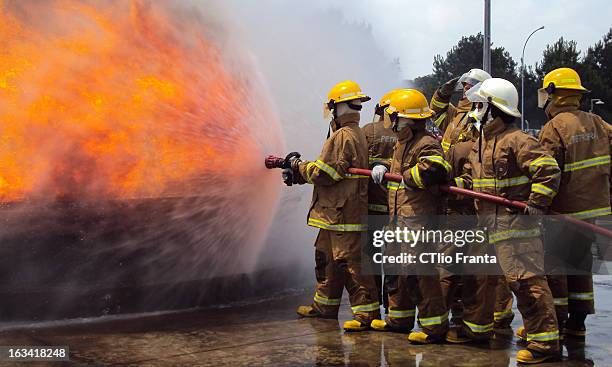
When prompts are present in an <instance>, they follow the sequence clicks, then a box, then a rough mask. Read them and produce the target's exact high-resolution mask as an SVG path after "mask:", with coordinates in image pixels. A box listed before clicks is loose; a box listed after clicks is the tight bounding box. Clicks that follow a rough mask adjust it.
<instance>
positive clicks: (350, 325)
mask: <svg viewBox="0 0 612 367" xmlns="http://www.w3.org/2000/svg"><path fill="white" fill-rule="evenodd" d="M342 328H343V329H344V331H366V330H368V329H369V328H370V325H368V324H364V323H362V322H361V321H357V320H350V321H345V322H344V325H342Z"/></svg>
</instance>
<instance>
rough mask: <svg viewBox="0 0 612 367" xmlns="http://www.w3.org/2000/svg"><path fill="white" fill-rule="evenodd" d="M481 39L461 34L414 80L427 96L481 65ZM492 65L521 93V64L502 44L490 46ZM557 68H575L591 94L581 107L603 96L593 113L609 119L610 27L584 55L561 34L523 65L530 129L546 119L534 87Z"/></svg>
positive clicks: (611, 79)
mask: <svg viewBox="0 0 612 367" xmlns="http://www.w3.org/2000/svg"><path fill="white" fill-rule="evenodd" d="M483 39H484V37H483V35H482V34H481V33H478V34H477V35H471V36H467V37H462V38H461V40H459V42H458V43H457V45H455V46H453V48H452V49H451V50H450V51H448V52H447V53H446V56H442V55H436V56H435V57H434V61H433V72H432V73H431V74H428V75H425V76H421V77H418V78H416V79H414V81H413V83H414V84H415V86H416V87H417V88H419V89H421V90H422V91H423V92H424V93H425V94H426V95H427V96H428V98H430V97H431V96H432V95H433V92H434V91H435V90H436V88H437V87H439V86H440V85H442V84H443V83H444V82H446V81H447V80H449V79H451V78H453V77H456V76H460V75H461V74H463V73H464V72H466V71H468V70H469V69H472V68H481V67H482V44H483ZM491 67H492V69H493V70H492V73H491V74H492V76H494V77H497V78H504V79H507V80H509V81H511V82H512V83H513V84H514V85H515V86H516V87H517V90H518V92H519V95H520V93H521V89H520V88H521V78H520V75H521V74H520V72H521V70H520V65H518V64H517V63H516V62H515V61H514V60H513V59H512V57H511V56H510V54H509V53H508V51H506V50H505V49H504V48H503V47H492V49H491ZM560 67H570V68H573V69H575V70H576V71H577V72H578V73H579V74H580V76H581V79H582V83H583V85H584V86H585V87H586V88H589V89H591V90H592V93H590V94H587V95H586V96H585V98H584V99H583V105H582V108H583V109H585V110H588V109H589V108H590V100H591V98H599V99H602V100H603V101H605V103H606V104H605V105H599V106H596V107H595V109H594V112H595V113H597V114H599V115H601V116H602V117H603V118H604V119H605V120H606V121H608V122H612V28H611V29H610V31H609V32H608V33H607V34H606V35H605V36H604V37H603V39H602V40H601V41H599V42H597V43H596V44H595V45H593V46H591V47H589V49H588V50H587V52H586V54H585V55H584V57H581V55H580V51H578V49H577V47H576V42H575V41H571V40H570V41H568V40H565V39H564V38H563V37H561V38H559V40H558V41H557V42H555V43H553V44H552V45H548V46H546V49H545V50H544V51H543V53H542V59H541V61H539V62H537V63H536V64H535V66H534V67H532V66H525V80H524V83H525V108H524V111H523V112H524V115H525V120H527V121H528V122H529V127H530V128H540V127H541V126H542V124H543V123H544V122H545V121H546V117H545V115H544V112H543V111H542V110H541V109H540V108H538V107H537V90H538V88H540V87H541V86H542V80H543V78H544V75H545V74H546V73H548V72H549V71H551V70H554V69H556V68H560Z"/></svg>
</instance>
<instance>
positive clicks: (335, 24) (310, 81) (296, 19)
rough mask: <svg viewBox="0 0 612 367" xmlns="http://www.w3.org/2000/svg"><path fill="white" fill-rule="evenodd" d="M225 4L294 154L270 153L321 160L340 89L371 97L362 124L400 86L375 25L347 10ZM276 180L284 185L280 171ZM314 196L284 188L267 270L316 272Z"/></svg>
mask: <svg viewBox="0 0 612 367" xmlns="http://www.w3.org/2000/svg"><path fill="white" fill-rule="evenodd" d="M206 4H208V3H206ZM224 4H225V6H227V7H228V8H229V9H231V13H232V15H233V16H234V18H233V27H235V31H236V32H237V33H239V34H240V36H239V37H238V38H240V39H242V40H243V42H244V43H243V45H242V46H239V47H240V50H242V51H243V52H245V53H250V54H251V57H252V59H253V60H254V61H255V63H256V65H257V68H258V70H259V71H260V72H261V74H262V75H263V78H264V80H265V81H266V83H267V85H268V88H269V90H270V93H271V96H272V99H273V104H274V106H275V109H276V113H277V114H278V116H279V120H280V124H281V127H282V130H283V133H284V138H285V141H286V146H287V151H285V152H283V151H277V152H269V153H270V154H273V153H274V154H277V155H279V156H284V154H286V153H288V152H289V151H299V152H300V153H302V156H303V157H304V158H306V159H310V160H314V159H316V157H317V156H318V154H319V152H320V149H321V147H322V145H323V142H324V140H325V137H326V135H327V122H326V121H325V120H324V119H323V115H322V110H323V108H322V105H323V102H324V101H326V99H327V93H328V91H329V89H330V88H331V87H332V86H333V85H334V84H336V83H338V82H340V81H342V80H346V79H350V80H355V81H357V82H358V83H359V84H360V86H361V87H362V89H363V90H364V92H365V93H366V94H368V95H370V96H371V97H372V101H370V102H369V103H367V104H366V105H365V106H364V109H363V111H362V114H361V126H363V125H364V124H366V123H368V122H370V121H371V120H372V115H373V110H374V106H375V104H376V102H377V101H378V99H379V98H380V97H381V96H382V95H383V94H384V93H385V92H387V91H389V90H390V89H394V88H398V87H400V86H401V85H400V75H399V73H400V71H399V69H398V68H397V66H394V65H393V63H392V60H389V59H387V58H386V57H385V56H384V54H383V51H382V50H381V48H380V47H379V46H378V45H377V43H376V41H375V39H374V37H373V35H372V30H371V28H370V26H369V25H368V24H365V23H350V22H348V21H346V20H345V19H344V17H343V13H342V10H340V9H337V8H327V7H326V6H325V5H322V4H321V3H319V4H313V3H311V2H306V1H299V2H296V1H282V0H265V1H257V2H252V1H241V0H230V1H226V2H224ZM323 4H324V3H323ZM201 5H202V6H204V3H201ZM347 5H348V3H347ZM261 158H262V159H263V157H261ZM275 174H276V175H277V177H278V180H280V173H279V172H277V173H275ZM311 194H312V187H311V186H310V185H305V186H301V187H296V186H292V187H283V188H282V196H281V201H280V206H279V209H278V211H277V213H276V216H275V217H274V220H273V225H272V226H271V229H270V232H269V235H268V239H267V241H266V248H265V250H264V253H263V254H262V256H261V258H260V266H262V267H265V266H273V265H274V264H287V263H297V264H299V265H300V266H303V267H305V268H306V269H308V270H310V269H312V266H313V258H314V256H313V248H312V245H313V242H314V238H315V236H316V233H317V231H316V229H312V228H310V227H307V226H306V214H307V211H308V207H309V204H310V199H311Z"/></svg>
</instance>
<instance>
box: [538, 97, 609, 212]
mask: <svg viewBox="0 0 612 367" xmlns="http://www.w3.org/2000/svg"><path fill="white" fill-rule="evenodd" d="M549 111H550V112H551V113H552V115H553V118H552V119H551V120H550V121H548V122H547V123H546V124H545V125H544V127H543V128H542V131H541V132H540V142H541V143H542V145H543V146H544V147H545V148H546V149H548V150H549V152H550V153H551V154H552V155H553V157H554V158H555V159H556V161H557V162H558V163H559V166H560V167H561V170H562V171H563V173H562V177H561V187H560V188H559V193H558V194H557V196H556V197H555V199H554V200H553V203H552V206H551V209H552V210H555V211H557V212H559V213H564V214H569V215H572V216H574V217H576V218H578V219H588V218H595V217H599V216H605V215H609V214H610V165H611V160H610V155H611V154H612V127H610V125H609V124H607V123H606V122H605V121H603V120H602V119H601V117H599V116H597V115H594V114H592V113H587V112H583V111H580V110H578V108H577V107H573V106H565V107H554V106H553V107H552V108H550V109H549Z"/></svg>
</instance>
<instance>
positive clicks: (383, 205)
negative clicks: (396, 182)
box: [362, 89, 398, 308]
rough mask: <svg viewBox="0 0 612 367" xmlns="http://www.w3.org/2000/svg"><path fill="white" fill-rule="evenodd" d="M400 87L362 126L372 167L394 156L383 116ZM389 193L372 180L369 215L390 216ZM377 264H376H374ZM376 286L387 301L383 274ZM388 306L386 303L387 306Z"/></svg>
mask: <svg viewBox="0 0 612 367" xmlns="http://www.w3.org/2000/svg"><path fill="white" fill-rule="evenodd" d="M397 91H398V89H394V90H391V91H389V92H387V93H385V95H384V96H382V98H381V99H380V101H379V102H378V104H377V105H376V107H375V110H374V119H373V121H372V122H370V123H369V124H366V125H365V126H364V127H362V130H363V133H364V134H365V137H366V140H367V142H368V162H369V165H370V169H372V168H373V167H375V166H376V165H378V164H381V163H382V164H386V165H389V164H391V157H392V156H393V146H394V145H395V142H397V136H395V133H394V132H393V130H391V129H389V128H386V127H385V126H384V121H383V117H384V114H385V109H386V108H387V107H388V106H389V103H390V102H391V96H392V95H393V94H394V93H396V92H397ZM387 197H388V195H387V187H386V186H384V185H382V184H380V183H378V184H377V183H375V182H374V181H372V180H370V181H369V184H368V215H369V216H385V217H386V216H388V215H389V206H388V198H387ZM373 222H374V221H370V228H369V231H368V243H372V235H373V233H374V231H376V230H380V229H381V228H379V227H378V226H376V225H374V223H373ZM376 223H377V224H380V225H382V223H384V221H383V220H381V221H376ZM368 249H369V250H370V254H369V255H373V254H374V252H375V251H377V249H376V248H375V247H373V246H369V248H368ZM372 265H373V266H376V264H372ZM370 270H371V272H372V273H375V274H379V272H380V271H381V268H380V266H378V268H377V269H375V268H373V269H370ZM376 286H377V287H378V295H379V299H380V300H381V301H385V302H386V297H383V295H382V293H383V290H382V276H381V275H377V276H376ZM386 307H387V305H386V303H385V308H386Z"/></svg>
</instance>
